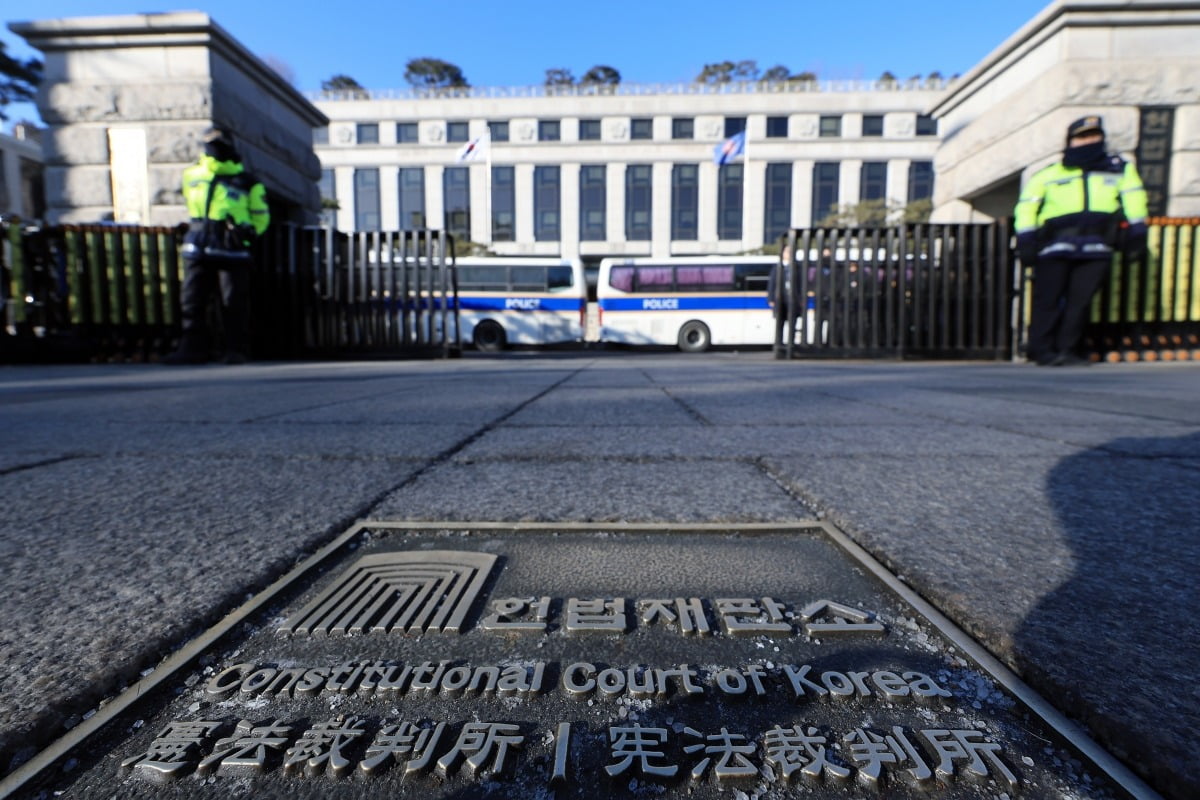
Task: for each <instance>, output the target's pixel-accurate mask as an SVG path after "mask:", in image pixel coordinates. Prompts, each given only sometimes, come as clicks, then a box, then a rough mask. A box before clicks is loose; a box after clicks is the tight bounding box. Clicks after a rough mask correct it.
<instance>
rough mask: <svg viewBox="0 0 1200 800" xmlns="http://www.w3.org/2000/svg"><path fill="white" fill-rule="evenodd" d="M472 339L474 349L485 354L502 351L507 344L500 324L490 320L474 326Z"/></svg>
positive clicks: (506, 338)
mask: <svg viewBox="0 0 1200 800" xmlns="http://www.w3.org/2000/svg"><path fill="white" fill-rule="evenodd" d="M474 339H475V349H476V350H482V351H483V352H485V353H495V352H497V351H500V350H503V349H504V345H505V344H507V343H508V337H507V336H505V335H504V328H503V327H502V326H501V325H500V323H498V322H495V321H493V320H490V319H485V320H484V321H483V322H481V323H479V324H478V325H476V326H475V334H474Z"/></svg>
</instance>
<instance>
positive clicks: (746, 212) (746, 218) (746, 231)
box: [742, 120, 750, 249]
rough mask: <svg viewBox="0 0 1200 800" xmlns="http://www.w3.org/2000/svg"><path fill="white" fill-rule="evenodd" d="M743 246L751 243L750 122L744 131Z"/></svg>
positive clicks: (746, 246) (748, 121)
mask: <svg viewBox="0 0 1200 800" xmlns="http://www.w3.org/2000/svg"><path fill="white" fill-rule="evenodd" d="M742 156H743V157H744V160H743V161H742V246H743V247H745V248H747V249H749V247H748V245H749V242H750V120H746V129H745V130H744V131H742Z"/></svg>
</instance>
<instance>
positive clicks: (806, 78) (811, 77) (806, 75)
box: [789, 70, 817, 83]
mask: <svg viewBox="0 0 1200 800" xmlns="http://www.w3.org/2000/svg"><path fill="white" fill-rule="evenodd" d="M789 80H793V81H798V82H803V83H816V82H817V73H815V72H809V71H808V70H805V71H804V72H797V73H796V74H795V75H793V76H792V77H791V78H789Z"/></svg>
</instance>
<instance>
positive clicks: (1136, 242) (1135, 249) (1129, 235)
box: [1125, 222, 1147, 258]
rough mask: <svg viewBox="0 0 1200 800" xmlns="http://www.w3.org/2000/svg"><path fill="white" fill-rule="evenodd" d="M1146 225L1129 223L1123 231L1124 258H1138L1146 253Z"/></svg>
mask: <svg viewBox="0 0 1200 800" xmlns="http://www.w3.org/2000/svg"><path fill="white" fill-rule="evenodd" d="M1146 233H1147V229H1146V223H1144V222H1131V223H1129V227H1127V228H1126V229H1125V257H1126V258H1140V257H1141V256H1142V254H1143V253H1145V252H1146Z"/></svg>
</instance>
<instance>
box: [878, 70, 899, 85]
mask: <svg viewBox="0 0 1200 800" xmlns="http://www.w3.org/2000/svg"><path fill="white" fill-rule="evenodd" d="M879 84H880V85H881V86H885V87H887V86H895V85H896V76H895V75H893V74H892V73H891V72H888V71H887V70H884V72H883V74H882V75H880V76H879Z"/></svg>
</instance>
